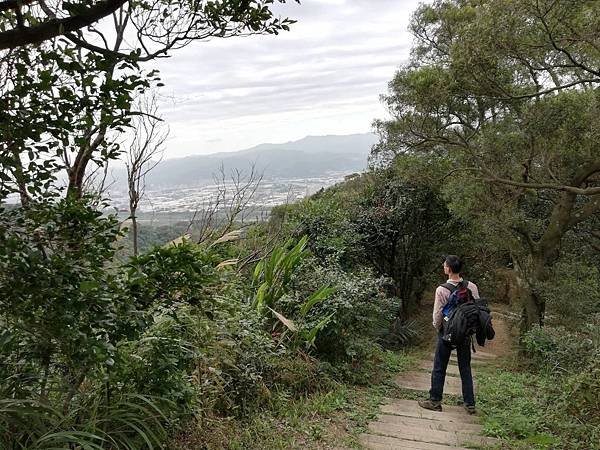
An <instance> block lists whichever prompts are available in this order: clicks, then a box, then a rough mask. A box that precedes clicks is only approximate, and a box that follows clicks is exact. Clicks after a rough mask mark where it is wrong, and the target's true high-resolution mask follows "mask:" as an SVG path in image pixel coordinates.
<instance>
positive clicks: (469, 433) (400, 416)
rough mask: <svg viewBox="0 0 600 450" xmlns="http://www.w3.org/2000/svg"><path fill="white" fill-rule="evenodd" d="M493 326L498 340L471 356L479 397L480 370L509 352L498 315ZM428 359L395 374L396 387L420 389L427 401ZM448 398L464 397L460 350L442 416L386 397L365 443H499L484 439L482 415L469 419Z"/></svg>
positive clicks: (438, 449) (377, 446) (423, 449)
mask: <svg viewBox="0 0 600 450" xmlns="http://www.w3.org/2000/svg"><path fill="white" fill-rule="evenodd" d="M494 327H495V329H496V339H494V340H493V341H491V342H488V343H486V346H485V347H484V348H481V347H476V348H477V352H476V353H472V356H471V367H472V370H473V381H474V388H475V395H477V368H478V367H481V366H483V365H493V364H495V363H496V358H497V357H498V356H499V355H501V354H503V353H505V351H506V342H507V337H508V336H507V330H506V324H505V322H504V321H503V320H498V318H497V316H495V317H494ZM480 349H481V350H480ZM429 356H430V358H429V359H422V360H421V361H419V362H418V363H417V365H416V367H415V369H414V370H412V371H410V372H406V373H403V374H401V375H399V376H397V377H396V379H395V380H394V382H395V384H396V385H397V386H398V387H400V388H403V389H409V390H413V391H420V392H422V393H423V398H427V395H428V394H427V393H428V391H429V388H430V385H431V369H432V367H433V353H430V354H429ZM448 394H449V395H453V396H456V397H460V398H462V391H461V383H460V375H459V373H458V366H457V361H456V351H453V352H452V356H451V358H450V363H449V365H448V370H447V372H446V381H445V385H444V401H443V404H442V411H441V412H436V411H429V410H426V409H423V408H421V407H420V406H419V405H418V404H417V401H416V400H407V399H401V398H387V399H386V401H385V403H384V404H383V405H381V406H380V408H379V416H378V417H377V419H376V420H374V421H373V422H371V423H369V425H368V428H369V430H368V432H367V433H365V434H362V435H361V436H360V439H359V440H360V443H361V445H362V446H363V447H364V448H367V449H373V450H383V449H385V450H392V449H395V450H400V449H407V450H448V449H465V450H466V447H467V446H473V445H479V446H480V445H489V444H494V443H497V442H498V441H497V440H496V439H494V438H490V437H485V436H483V435H482V426H481V425H480V423H479V422H480V420H479V417H478V414H476V415H469V414H468V413H467V412H466V411H465V410H464V409H463V407H462V406H455V405H456V402H455V401H451V400H449V399H448V397H447V395H448Z"/></svg>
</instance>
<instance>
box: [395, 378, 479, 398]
mask: <svg viewBox="0 0 600 450" xmlns="http://www.w3.org/2000/svg"><path fill="white" fill-rule="evenodd" d="M394 382H395V383H396V384H397V385H398V386H400V387H402V388H405V389H412V390H415V391H423V392H428V391H429V389H430V388H431V375H430V374H428V373H425V372H407V373H405V374H402V375H400V376H399V377H398V378H396V379H395V380H394ZM473 389H474V391H475V392H477V384H476V383H475V382H473ZM444 393H445V394H450V395H458V396H462V386H461V381H460V378H458V377H452V376H450V377H446V380H445V383H444Z"/></svg>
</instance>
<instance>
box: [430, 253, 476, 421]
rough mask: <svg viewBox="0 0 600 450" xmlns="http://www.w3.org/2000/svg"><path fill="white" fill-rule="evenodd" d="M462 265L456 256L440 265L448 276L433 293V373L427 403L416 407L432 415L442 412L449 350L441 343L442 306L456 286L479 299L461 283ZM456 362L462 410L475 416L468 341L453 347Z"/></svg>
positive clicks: (470, 287) (470, 286)
mask: <svg viewBox="0 0 600 450" xmlns="http://www.w3.org/2000/svg"><path fill="white" fill-rule="evenodd" d="M462 266H463V263H462V261H461V260H460V258H459V257H458V256H455V255H449V256H447V257H446V259H445V260H444V263H443V267H444V274H446V275H447V276H448V281H447V282H446V283H444V284H443V285H441V286H438V288H437V289H436V291H435V302H434V305H433V326H434V328H435V329H436V330H437V331H438V335H437V345H436V348H435V356H434V360H433V370H432V372H431V389H430V391H429V400H419V406H421V407H422V408H425V409H431V410H433V411H441V410H442V395H443V392H444V382H445V380H446V369H447V368H448V361H449V360H450V354H451V352H452V347H451V346H450V344H449V343H447V342H446V341H444V340H443V339H442V330H443V320H444V317H443V313H442V310H443V309H444V306H445V305H446V304H447V303H448V300H449V298H450V295H451V293H452V291H454V290H455V289H456V288H457V287H459V286H464V285H465V284H466V288H467V289H468V290H469V291H470V292H471V295H472V296H473V298H474V299H478V298H479V290H478V289H477V285H475V283H471V282H470V281H466V280H463V278H462V277H461V276H460V273H461V270H462ZM456 354H457V359H458V370H459V371H460V379H461V382H462V394H463V400H464V407H465V409H466V410H467V412H468V413H469V414H474V413H475V394H474V393H473V376H472V375H471V339H465V340H464V341H463V342H462V343H461V344H458V345H457V347H456Z"/></svg>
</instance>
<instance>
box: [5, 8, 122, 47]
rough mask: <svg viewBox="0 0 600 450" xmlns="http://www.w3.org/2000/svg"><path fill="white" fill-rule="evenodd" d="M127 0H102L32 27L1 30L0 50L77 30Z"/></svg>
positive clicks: (114, 9) (34, 42)
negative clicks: (70, 14) (69, 14)
mask: <svg viewBox="0 0 600 450" xmlns="http://www.w3.org/2000/svg"><path fill="white" fill-rule="evenodd" d="M11 1H12V0H11ZM15 1H18V0H15ZM127 1H128V0H102V1H100V2H98V3H97V4H95V5H94V6H91V7H89V8H86V9H83V10H82V11H81V12H80V13H78V14H77V15H75V16H71V17H66V18H63V19H51V20H49V21H47V22H43V23H41V24H39V25H35V26H33V27H25V28H22V29H13V30H9V31H4V32H1V33H0V50H4V49H9V48H16V47H20V46H22V45H27V44H39V43H40V42H43V41H45V40H48V39H52V38H54V37H57V36H61V35H64V34H67V33H71V32H73V31H76V30H79V29H80V28H83V27H85V26H88V25H91V24H93V23H94V22H97V21H98V20H100V19H101V18H103V17H105V16H107V15H109V14H111V13H113V12H115V11H116V10H117V9H119V8H120V7H121V6H122V5H123V4H125V3H126V2H127ZM0 5H2V4H0Z"/></svg>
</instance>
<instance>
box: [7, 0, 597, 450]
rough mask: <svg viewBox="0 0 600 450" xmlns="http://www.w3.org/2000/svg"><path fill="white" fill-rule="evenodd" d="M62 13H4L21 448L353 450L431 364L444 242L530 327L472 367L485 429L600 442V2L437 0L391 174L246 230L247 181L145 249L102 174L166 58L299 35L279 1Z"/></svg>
mask: <svg viewBox="0 0 600 450" xmlns="http://www.w3.org/2000/svg"><path fill="white" fill-rule="evenodd" d="M59 3H61V4H62V3H63V2H59ZM123 5H125V6H123ZM38 6H39V7H38ZM52 7H53V6H52ZM52 7H49V6H48V5H46V3H44V2H39V5H38V2H29V1H22V2H10V1H4V2H3V1H1V0H0V52H2V53H0V73H1V74H2V79H0V95H1V97H0V106H1V107H0V139H1V140H0V155H1V159H0V162H1V164H2V166H1V171H0V449H7V450H8V449H11V450H12V449H15V450H16V449H58V448H60V449H62V448H65V449H131V450H133V449H153V448H172V449H205V448H208V449H222V448H232V449H248V448H252V449H272V448H335V447H341V446H344V447H353V448H359V447H360V440H359V439H358V436H359V435H360V433H361V432H362V431H364V429H365V426H366V424H367V423H368V421H369V420H370V419H371V418H373V416H374V414H375V413H376V411H377V407H378V406H379V404H380V403H381V402H382V401H383V398H384V397H385V396H389V394H390V392H392V391H393V390H394V389H396V388H394V387H391V384H390V377H391V376H392V375H394V374H398V373H400V372H403V371H405V370H407V369H408V368H412V367H413V366H415V361H416V359H415V358H416V356H415V355H420V354H421V353H420V352H427V353H428V354H430V353H431V349H430V338H431V335H432V328H431V324H430V318H431V316H430V313H431V306H432V291H433V289H435V287H436V286H437V285H438V284H439V283H440V282H443V281H444V279H443V275H442V273H441V264H442V261H443V258H444V255H447V254H456V255H460V256H462V257H463V258H464V259H465V261H466V267H467V270H466V272H465V274H464V275H465V277H466V278H468V279H470V280H474V281H476V282H477V284H478V285H479V287H480V290H481V292H482V293H483V294H484V296H485V297H486V298H487V299H488V301H489V302H490V306H491V308H492V311H494V314H496V315H495V316H494V317H495V318H496V319H497V320H500V319H502V321H503V323H506V327H507V329H508V331H507V332H506V333H507V334H506V337H503V339H505V340H506V342H504V345H506V347H507V351H506V355H508V356H504V357H503V358H504V359H502V358H501V359H500V363H499V365H497V366H494V367H493V368H491V369H481V371H479V369H477V370H478V376H479V377H480V379H479V392H478V394H477V395H478V398H479V400H478V401H479V403H478V408H480V411H481V414H480V416H478V419H477V420H480V421H481V422H482V423H483V425H484V427H483V429H484V432H485V433H486V434H487V435H488V436H490V437H495V438H498V439H499V440H498V441H497V444H498V445H497V447H501V448H510V449H515V448H522V449H530V448H548V449H582V450H583V449H598V448H600V444H599V443H600V413H599V411H600V338H599V336H600V231H599V230H600V226H599V225H600V146H599V143H600V133H599V129H598V124H599V122H598V117H599V113H600V95H599V92H600V90H599V87H600V72H599V70H598V67H600V50H599V48H600V44H599V42H600V3H598V2H595V1H576V0H519V1H517V0H477V1H475V0H473V1H472V0H436V1H435V2H433V3H432V4H428V5H422V6H421V7H419V8H418V9H417V10H416V11H415V12H414V13H413V16H412V19H411V32H412V33H413V35H414V44H413V47H412V51H411V57H410V60H409V61H408V62H406V63H405V64H403V65H402V66H400V67H399V69H398V71H397V73H396V75H395V77H394V79H393V80H391V81H390V84H389V91H388V92H387V94H385V95H384V96H383V99H382V100H383V102H384V104H385V106H386V107H387V108H388V110H389V113H390V115H389V117H388V118H383V119H376V120H375V122H374V128H375V130H376V131H377V133H378V138H379V141H378V143H377V144H376V145H375V146H374V147H373V150H372V153H371V156H370V158H369V163H370V168H369V170H367V171H365V172H364V173H362V174H360V175H355V176H352V177H348V179H347V180H346V181H345V182H344V183H340V184H338V185H336V186H333V187H331V188H329V189H326V190H322V191H320V192H318V193H317V194H315V195H313V196H312V197H310V198H306V199H304V200H302V201H300V202H297V203H291V204H285V205H280V206H278V207H276V208H275V209H273V211H272V213H271V215H270V217H268V218H266V219H265V220H263V221H259V222H252V223H250V224H249V223H248V222H247V221H244V220H243V218H244V213H243V211H244V207H245V205H246V204H247V201H248V198H249V197H248V195H251V193H252V189H253V188H252V185H251V184H244V182H241V181H239V180H238V182H239V183H238V185H237V188H238V190H237V191H236V192H235V193H234V195H233V196H231V197H229V196H227V197H223V200H222V201H223V203H222V204H220V205H218V206H219V208H214V209H212V210H204V211H200V212H199V213H198V217H197V218H196V222H194V223H191V224H190V226H189V227H187V228H186V229H185V230H183V231H184V235H183V236H181V237H179V238H178V239H175V240H173V241H170V242H165V243H164V245H161V246H156V247H153V248H151V249H149V250H146V248H145V247H144V246H142V248H141V249H140V248H138V245H137V241H136V246H135V248H134V249H132V248H130V247H129V246H128V241H127V234H128V233H137V229H136V228H135V226H136V225H135V220H134V221H133V224H134V228H133V229H131V228H129V229H128V228H127V227H126V226H123V224H121V223H119V222H118V219H117V218H116V217H115V216H113V215H110V214H106V213H105V211H107V210H108V209H107V207H108V206H110V205H107V204H106V203H105V200H103V192H104V190H103V184H102V173H103V168H105V167H106V166H107V165H108V164H109V163H110V162H111V161H114V160H115V159H118V158H122V159H125V155H126V152H128V151H130V149H128V148H127V145H125V144H123V142H124V140H125V139H124V138H123V136H124V135H123V134H122V133H123V132H124V130H125V129H128V128H131V127H138V128H140V129H144V128H145V127H146V128H145V129H146V131H147V130H148V128H147V125H148V122H143V121H142V119H140V118H141V117H144V118H146V119H148V118H149V119H150V120H154V119H153V116H154V114H151V113H149V112H148V111H143V110H140V108H139V105H140V104H139V103H138V102H137V100H136V99H137V98H138V96H140V95H142V94H144V93H149V92H150V91H152V90H153V89H156V88H158V87H160V86H159V84H160V80H159V79H158V76H157V74H156V73H155V72H154V71H153V70H152V67H151V65H149V63H151V62H152V60H153V59H154V58H156V57H158V56H160V55H164V54H169V53H170V52H172V51H173V52H174V51H177V49H178V48H180V47H181V46H184V45H195V44H196V42H195V41H202V40H206V39H209V38H215V39H218V38H224V37H231V38H235V37H236V36H240V35H248V34H257V33H267V34H277V33H283V32H286V31H287V30H288V29H289V27H290V26H293V23H292V22H293V21H290V20H289V19H283V18H278V17H276V16H275V15H274V14H273V12H272V7H273V1H268V0H264V1H263V0H260V1H250V2H238V1H226V0H223V1H215V2H200V3H199V4H197V3H189V2H163V3H160V2H159V3H154V2H146V1H141V2H135V3H131V4H129V3H128V2H108V1H106V2H103V1H99V2H76V3H68V4H67V3H66V2H64V4H63V8H62V9H61V10H60V14H59V15H58V16H57V15H56V13H55V12H54V13H53V12H52ZM306 7H308V6H306ZM164 8H167V9H171V10H172V13H173V15H171V16H169V14H166V13H164V11H165V9H164ZM113 11H117V13H116V14H115V16H114V30H111V31H110V32H108V31H106V30H104V29H102V30H99V29H95V28H93V24H94V21H95V20H97V19H98V18H100V17H102V16H103V15H107V14H111V13H112V12H113ZM173 11H175V12H176V13H175V12H173ZM82 17H83V18H82ZM82 21H83V22H82ZM81 23H84V25H85V26H88V25H90V24H92V25H91V28H85V27H84V25H80V24H81ZM57 24H58V25H57ZM131 24H133V29H131V28H128V27H132V25H131ZM126 30H128V31H126ZM134 30H135V31H134ZM99 34H101V35H102V39H100V38H99V37H98V35H99ZM57 36H58V37H57ZM130 36H131V39H129V37H130ZM134 36H135V37H134ZM126 37H127V38H126ZM400 63H401V62H400V61H398V64H400ZM144 124H146V125H144ZM147 142H150V143H151V142H152V141H151V136H150V137H148V141H147ZM138 148H139V147H138ZM142 148H143V146H142ZM129 155H130V156H131V154H129ZM133 156H134V158H133V160H135V159H136V158H135V157H136V155H133ZM137 157H138V159H137V160H138V161H140V160H141V161H143V160H144V159H143V158H144V154H142V155H141V159H140V155H139V154H138V156H137ZM129 161H132V159H131V158H130V159H129ZM136 167H137V172H136V169H135V168H136ZM141 167H142V169H141V170H142V172H143V164H142V166H141ZM130 173H133V176H132V178H131V180H130V181H131V182H130V183H129V185H130V193H131V199H132V201H131V205H132V211H131V215H132V217H133V218H134V219H135V205H137V203H136V201H139V197H140V194H143V183H141V184H140V180H141V179H142V178H140V177H142V175H140V173H141V172H140V166H139V165H137V166H136V165H135V164H132V165H130ZM65 174H66V179H67V180H68V181H67V182H66V184H64V183H62V182H61V181H60V180H63V179H65ZM136 174H137V178H136ZM140 189H141V191H140ZM13 198H18V199H19V200H20V202H19V204H18V205H17V206H14V205H9V204H8V203H9V202H8V200H11V199H13ZM136 236H137V235H136ZM170 237H171V236H170ZM136 239H137V238H136ZM503 327H504V325H503ZM511 333H512V334H511ZM512 336H514V339H513V341H511V340H510V339H511V337H512ZM423 349H425V350H423ZM396 391H397V389H396ZM395 393H396V394H398V395H405V396H406V398H411V399H412V398H414V394H407V393H406V392H395ZM411 395H412V397H411ZM451 399H452V400H455V399H454V397H451Z"/></svg>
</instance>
